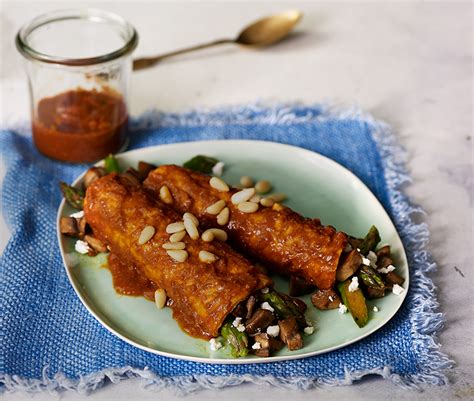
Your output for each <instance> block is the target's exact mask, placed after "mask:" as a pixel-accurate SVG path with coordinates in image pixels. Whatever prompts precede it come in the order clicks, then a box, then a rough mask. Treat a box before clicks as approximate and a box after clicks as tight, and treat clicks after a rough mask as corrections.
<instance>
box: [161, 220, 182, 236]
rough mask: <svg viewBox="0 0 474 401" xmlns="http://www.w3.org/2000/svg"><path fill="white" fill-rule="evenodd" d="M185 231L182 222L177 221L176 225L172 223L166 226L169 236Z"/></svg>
mask: <svg viewBox="0 0 474 401" xmlns="http://www.w3.org/2000/svg"><path fill="white" fill-rule="evenodd" d="M184 230H185V228H184V223H183V222H182V221H177V222H176V223H171V224H168V225H167V226H166V232H167V233H168V234H174V233H178V232H180V231H184Z"/></svg>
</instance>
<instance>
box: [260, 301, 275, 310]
mask: <svg viewBox="0 0 474 401" xmlns="http://www.w3.org/2000/svg"><path fill="white" fill-rule="evenodd" d="M260 308H262V309H266V310H269V311H270V312H274V311H275V309H273V308H272V306H271V305H270V304H269V303H268V302H264V303H263V304H261V305H260Z"/></svg>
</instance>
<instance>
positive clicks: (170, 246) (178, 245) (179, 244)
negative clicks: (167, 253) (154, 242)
mask: <svg viewBox="0 0 474 401" xmlns="http://www.w3.org/2000/svg"><path fill="white" fill-rule="evenodd" d="M162 247H163V248H164V249H184V248H186V244H185V243H184V242H166V243H164V244H163V245H162Z"/></svg>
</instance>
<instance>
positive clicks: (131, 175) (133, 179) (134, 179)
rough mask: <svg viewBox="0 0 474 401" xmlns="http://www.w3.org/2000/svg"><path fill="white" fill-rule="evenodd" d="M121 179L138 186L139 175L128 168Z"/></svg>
mask: <svg viewBox="0 0 474 401" xmlns="http://www.w3.org/2000/svg"><path fill="white" fill-rule="evenodd" d="M122 177H124V178H126V179H127V180H128V181H129V182H130V183H131V184H132V185H140V178H139V177H140V174H139V173H138V171H137V170H135V169H134V168H132V167H129V168H128V169H127V170H126V171H125V173H123V174H122Z"/></svg>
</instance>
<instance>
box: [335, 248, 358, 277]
mask: <svg viewBox="0 0 474 401" xmlns="http://www.w3.org/2000/svg"><path fill="white" fill-rule="evenodd" d="M361 264H362V256H361V255H360V253H359V252H358V251H357V250H355V249H353V250H352V251H350V252H349V253H348V254H347V256H346V258H345V259H344V261H343V262H342V264H340V265H339V266H338V267H337V271H336V279H337V281H345V280H347V279H348V278H349V277H350V276H352V275H353V274H354V273H355V272H356V271H357V270H358V269H359V267H360V265H361Z"/></svg>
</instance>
